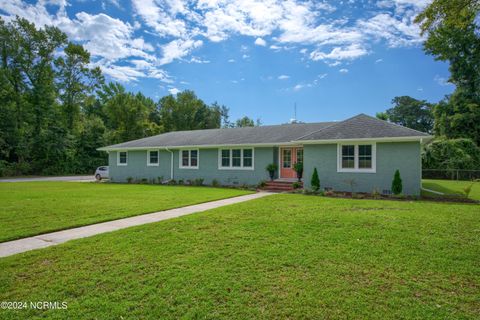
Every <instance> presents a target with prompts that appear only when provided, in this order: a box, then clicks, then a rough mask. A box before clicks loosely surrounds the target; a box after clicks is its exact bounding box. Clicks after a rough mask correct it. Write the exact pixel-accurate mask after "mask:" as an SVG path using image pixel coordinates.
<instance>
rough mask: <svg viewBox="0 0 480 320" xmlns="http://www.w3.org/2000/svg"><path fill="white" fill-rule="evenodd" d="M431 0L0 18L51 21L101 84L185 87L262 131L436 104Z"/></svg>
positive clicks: (6, 9) (246, 1)
mask: <svg viewBox="0 0 480 320" xmlns="http://www.w3.org/2000/svg"><path fill="white" fill-rule="evenodd" d="M429 2H430V0H380V1H372V0H358V1H357V0H343V1H333V0H331V1H327V0H325V1H318V0H317V1H313V0H312V1H303V0H302V1H301V0H286V1H281V0H265V1H255V0H128V1H127V0H103V1H99V0H97V1H89V0H70V1H67V0H39V1H21V0H2V1H1V2H0V16H1V17H2V18H3V19H5V20H7V21H8V20H10V19H12V18H14V17H15V15H18V16H21V17H24V18H26V19H28V20H30V21H32V22H34V23H35V24H36V25H37V26H38V27H42V26H44V25H54V26H57V27H58V28H60V29H61V30H62V31H64V32H65V33H66V34H67V35H68V36H69V39H70V40H71V41H74V42H77V43H81V44H83V45H84V46H85V47H86V49H87V50H88V51H89V52H90V53H91V56H92V66H99V67H100V68H101V69H102V71H103V73H104V75H105V76H106V78H107V80H108V81H118V82H120V83H122V84H123V85H124V86H126V87H127V89H128V90H131V91H135V92H136V91H141V92H142V93H144V94H145V95H147V96H150V97H151V98H153V99H154V100H158V99H159V98H161V97H163V96H165V95H168V94H176V93H178V92H180V91H183V90H193V91H195V93H196V94H197V96H198V97H199V98H201V99H202V100H203V101H205V102H206V103H207V104H211V103H213V102H215V101H216V102H218V103H219V104H223V105H226V106H227V107H229V108H230V119H231V120H235V119H237V118H240V117H242V116H244V115H247V116H249V117H251V118H254V119H260V120H261V122H262V123H263V124H279V123H286V122H288V121H289V120H290V119H292V118H294V116H295V114H294V110H295V108H294V106H295V105H296V110H297V112H296V118H297V119H298V120H300V121H305V122H316V121H335V120H343V119H346V118H348V117H351V116H354V115H356V114H358V113H366V114H370V115H375V113H376V112H380V111H384V110H386V109H387V108H389V107H391V100H392V99H393V98H394V97H395V96H401V95H409V96H412V97H414V98H417V99H424V100H428V101H430V102H438V101H439V100H441V99H442V98H443V97H444V96H445V95H446V94H450V93H451V92H452V91H453V90H454V86H453V85H451V84H449V83H448V82H447V80H448V78H449V71H448V64H446V63H444V62H441V61H435V60H434V58H433V57H432V56H428V55H426V54H425V53H424V52H423V50H422V42H423V41H424V38H423V37H422V36H421V35H420V31H419V28H418V26H417V25H416V24H415V23H413V20H414V18H415V16H416V15H417V14H418V13H419V12H420V11H421V10H422V9H423V8H424V7H425V6H426V5H428V3H429Z"/></svg>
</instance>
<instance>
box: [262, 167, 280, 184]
mask: <svg viewBox="0 0 480 320" xmlns="http://www.w3.org/2000/svg"><path fill="white" fill-rule="evenodd" d="M265 169H266V170H267V171H268V174H269V175H270V180H272V181H273V178H274V177H275V171H277V169H278V166H277V165H276V164H275V163H270V164H269V165H268V166H267V167H266V168H265Z"/></svg>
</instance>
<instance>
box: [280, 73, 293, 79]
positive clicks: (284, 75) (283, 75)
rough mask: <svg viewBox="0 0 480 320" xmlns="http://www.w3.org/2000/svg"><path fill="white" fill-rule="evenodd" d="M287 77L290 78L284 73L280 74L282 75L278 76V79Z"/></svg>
mask: <svg viewBox="0 0 480 320" xmlns="http://www.w3.org/2000/svg"><path fill="white" fill-rule="evenodd" d="M289 78H290V76H287V75H286V74H282V75H279V76H278V80H287V79H289Z"/></svg>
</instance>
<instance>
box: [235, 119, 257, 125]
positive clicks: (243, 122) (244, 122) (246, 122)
mask: <svg viewBox="0 0 480 320" xmlns="http://www.w3.org/2000/svg"><path fill="white" fill-rule="evenodd" d="M235 126H236V127H255V121H254V120H253V119H251V118H249V117H247V116H244V117H243V118H240V119H237V121H235Z"/></svg>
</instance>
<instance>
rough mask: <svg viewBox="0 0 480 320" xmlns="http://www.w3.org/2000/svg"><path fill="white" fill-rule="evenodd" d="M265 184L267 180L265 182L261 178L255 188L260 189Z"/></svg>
mask: <svg viewBox="0 0 480 320" xmlns="http://www.w3.org/2000/svg"><path fill="white" fill-rule="evenodd" d="M266 185H267V182H265V180H262V181H260V182H259V183H258V185H257V188H258V189H262V188H265V186H266Z"/></svg>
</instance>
